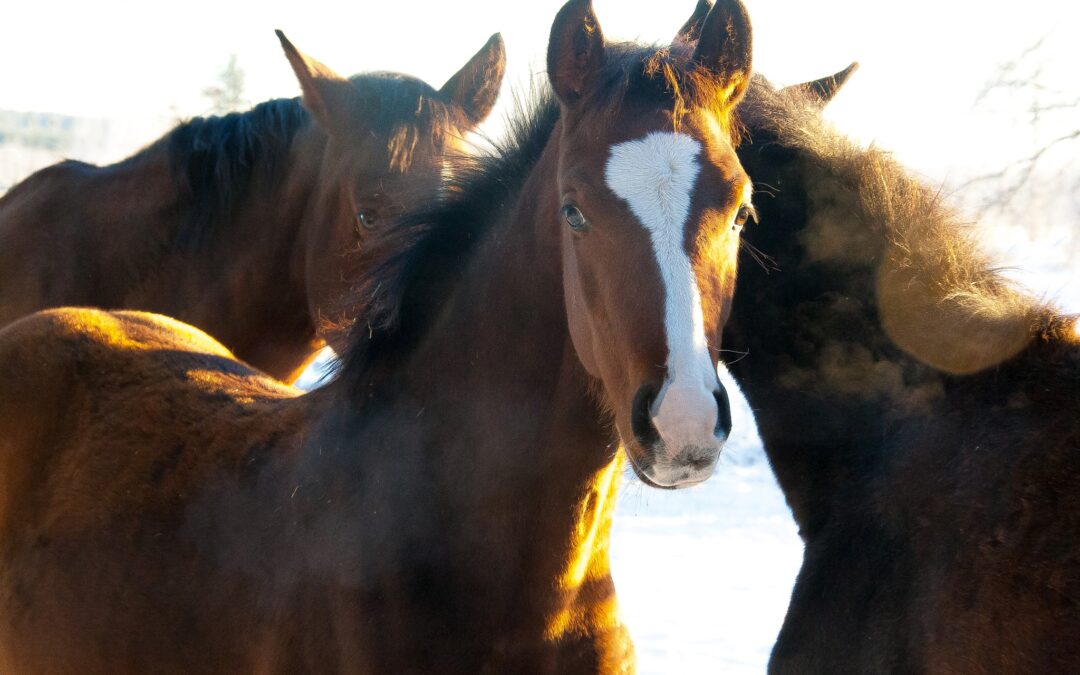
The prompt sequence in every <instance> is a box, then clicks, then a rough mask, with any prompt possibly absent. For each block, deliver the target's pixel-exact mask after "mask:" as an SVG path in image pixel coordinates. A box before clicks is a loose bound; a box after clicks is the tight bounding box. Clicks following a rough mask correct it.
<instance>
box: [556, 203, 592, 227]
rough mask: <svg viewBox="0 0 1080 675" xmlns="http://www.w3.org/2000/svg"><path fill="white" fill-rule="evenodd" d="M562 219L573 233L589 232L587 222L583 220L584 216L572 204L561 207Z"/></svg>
mask: <svg viewBox="0 0 1080 675" xmlns="http://www.w3.org/2000/svg"><path fill="white" fill-rule="evenodd" d="M562 217H563V220H565V221H566V224H567V225H569V226H570V229H571V230H573V231H574V232H588V231H589V221H588V220H586V219H585V214H583V213H582V212H581V209H579V208H578V207H576V206H574V205H573V204H567V205H566V206H564V207H562Z"/></svg>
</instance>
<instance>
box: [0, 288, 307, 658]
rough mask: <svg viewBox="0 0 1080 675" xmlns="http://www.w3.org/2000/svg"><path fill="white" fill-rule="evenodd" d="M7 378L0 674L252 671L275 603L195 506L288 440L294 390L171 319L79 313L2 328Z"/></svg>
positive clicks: (252, 471) (0, 464)
mask: <svg viewBox="0 0 1080 675" xmlns="http://www.w3.org/2000/svg"><path fill="white" fill-rule="evenodd" d="M0 378H2V379H0V381H2V382H3V383H4V384H3V386H2V387H0V588H2V589H4V591H3V594H0V670H3V671H4V672H88V673H92V672H151V671H154V672H215V671H217V672H221V671H226V670H230V669H232V670H250V669H251V668H252V655H251V652H250V649H251V645H252V643H253V642H258V641H259V640H260V639H261V637H260V636H261V635H262V633H261V632H260V631H261V630H262V629H261V628H260V627H261V626H265V623H264V622H263V621H261V620H260V617H263V618H265V617H269V616H270V615H272V613H273V608H268V607H261V606H260V605H259V603H258V602H257V601H256V600H255V599H253V598H255V597H256V596H257V595H258V593H257V592H256V591H255V590H253V589H255V587H256V586H257V585H258V584H257V583H256V582H255V581H253V580H252V577H251V575H239V574H222V573H221V569H222V563H221V560H220V559H219V557H220V556H219V553H218V552H217V551H216V550H215V549H214V547H213V546H212V541H213V538H212V537H202V538H200V537H199V536H198V533H197V532H196V530H198V529H200V528H202V529H203V530H206V529H209V528H211V527H212V524H209V523H205V522H202V521H201V520H200V515H199V514H200V502H201V501H204V500H206V497H205V495H206V493H207V492H208V491H213V490H215V489H218V488H220V489H222V490H223V491H230V490H232V486H235V485H242V484H244V483H245V481H247V482H251V481H255V480H257V476H258V474H259V470H260V468H261V467H263V466H264V465H266V464H267V463H268V462H271V461H273V460H272V457H271V455H273V454H274V453H275V452H279V453H283V454H288V453H289V452H290V451H291V450H292V449H295V447H296V442H295V440H294V439H295V438H296V437H297V435H298V431H297V430H298V429H299V428H300V426H301V424H300V422H299V418H300V417H302V416H303V414H304V413H303V411H302V410H301V408H302V406H297V405H295V404H296V403H297V401H295V400H293V399H295V397H296V396H297V395H298V393H299V392H298V390H295V389H293V388H291V387H287V386H285V385H282V384H280V383H278V382H277V381H275V380H272V379H271V378H269V377H267V376H265V375H262V374H261V373H259V372H258V371H255V370H253V369H251V368H249V367H248V366H246V365H245V364H243V363H241V362H239V361H236V360H235V359H233V358H232V357H231V354H230V353H229V352H228V350H226V349H225V348H224V347H223V346H221V345H220V344H219V343H217V342H216V341H214V340H213V339H212V338H210V337H209V336H207V335H205V334H204V333H202V332H201V331H199V330H197V329H195V328H192V327H190V326H187V325H186V324H182V323H180V322H178V321H174V320H171V319H167V318H165V317H162V316H157V315H153V314H145V313H140V312H104V311H99V310H91V309H70V308H65V309H57V310H49V311H45V312H40V313H37V314H34V315H31V316H29V317H26V318H24V319H22V320H19V321H17V322H15V323H13V324H11V325H9V326H8V327H6V328H5V329H3V330H2V331H0ZM222 486H226V487H224V488H223V487H222ZM232 491H233V492H237V493H241V492H242V490H240V489H235V490H232ZM203 520H206V519H205V518H204V519H203ZM252 528H253V529H255V526H254V525H252ZM208 542H210V543H208ZM196 580H198V582H196ZM193 598H195V600H194V601H193ZM196 607H197V608H199V611H198V612H196V610H195V608H196ZM207 617H210V619H209V620H207ZM267 620H268V619H267ZM117 635H127V636H129V637H130V639H129V640H127V641H126V644H117V640H116V636H117ZM110 636H111V637H110ZM179 643H183V644H184V645H186V647H181V648H177V649H176V650H175V653H171V654H162V653H161V651H160V650H161V645H162V644H179ZM193 645H203V647H200V648H195V647H193Z"/></svg>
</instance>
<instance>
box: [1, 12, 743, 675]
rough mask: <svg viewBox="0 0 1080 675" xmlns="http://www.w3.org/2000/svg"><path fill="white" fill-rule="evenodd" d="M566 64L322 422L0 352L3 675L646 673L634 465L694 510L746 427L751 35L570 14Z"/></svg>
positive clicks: (128, 331)
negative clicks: (738, 128) (616, 537)
mask: <svg viewBox="0 0 1080 675" xmlns="http://www.w3.org/2000/svg"><path fill="white" fill-rule="evenodd" d="M548 64H549V73H548V75H549V80H550V82H551V84H552V89H553V92H552V93H549V94H547V95H544V96H542V97H541V98H540V100H539V101H537V102H536V103H535V104H534V105H533V106H531V110H530V111H528V112H526V113H524V114H521V115H519V116H517V117H516V118H515V119H513V120H511V123H510V125H509V126H510V133H511V139H510V140H509V141H508V142H506V143H505V144H503V146H501V147H500V148H498V149H496V150H495V151H494V152H493V153H492V154H491V155H490V156H484V157H479V158H474V159H470V160H462V161H460V162H458V163H457V164H456V165H455V166H454V167H453V170H452V171H450V172H449V175H450V177H451V178H450V180H452V181H453V183H452V184H451V185H449V186H448V187H447V190H446V192H445V196H444V200H443V201H442V202H441V203H439V204H437V205H435V206H434V207H433V208H432V209H430V210H429V211H428V212H426V213H420V214H413V215H410V216H408V217H407V218H405V219H403V221H402V223H401V224H400V225H399V226H398V227H395V228H394V229H393V230H392V231H391V232H390V233H389V236H387V237H380V238H377V239H376V240H374V242H373V245H372V246H367V247H364V248H363V250H362V251H361V252H360V256H361V258H362V262H363V265H362V269H363V270H364V272H363V274H362V275H361V277H360V278H359V279H358V281H357V288H356V291H355V293H356V295H355V302H356V305H357V307H358V313H357V315H356V320H354V321H353V322H352V323H351V325H350V327H349V329H348V331H347V334H346V336H345V338H346V339H347V340H348V341H349V342H350V344H349V346H348V347H347V348H345V349H343V350H342V351H343V353H342V357H343V364H342V367H341V369H340V371H339V374H338V375H337V377H336V378H335V379H334V380H332V381H331V382H329V383H328V384H326V385H325V386H324V387H323V388H321V389H319V390H316V391H314V392H311V393H310V394H307V395H303V396H300V395H299V394H298V392H297V391H295V390H293V389H289V388H286V387H284V386H283V385H280V384H279V383H276V382H274V381H272V380H270V379H268V378H266V377H264V376H262V375H260V374H259V373H257V372H256V371H253V370H251V369H250V368H248V367H247V366H246V365H244V364H243V363H241V362H239V361H236V360H234V359H232V358H230V357H229V356H228V354H227V353H226V352H224V348H222V347H220V346H218V345H217V344H216V343H214V342H213V341H211V340H210V339H209V338H207V337H206V336H204V335H201V334H199V333H198V331H196V330H195V329H193V328H188V327H185V326H184V325H182V324H178V323H176V322H174V321H172V320H169V319H165V318H162V317H157V316H154V315H149V314H141V313H130V312H115V313H109V312H102V311H96V310H87V309H64V310H52V311H49V312H43V313H39V314H35V315H34V316H32V317H29V318H26V319H23V320H21V321H18V322H16V323H14V324H12V325H10V326H8V327H7V328H6V329H5V330H4V331H3V332H0V377H3V378H4V380H5V386H4V387H3V388H2V389H0V481H2V488H0V669H3V670H4V671H5V672H34V671H53V672H76V671H77V672H80V673H125V672H127V673H133V672H140V673H142V672H185V673H199V672H203V673H206V672H252V671H257V672H270V673H297V672H320V673H325V672H369V673H371V672H374V673H470V674H473V673H478V672H480V673H483V672H490V673H496V672H499V673H504V672H511V673H529V672H547V673H555V672H558V673H597V672H602V673H626V672H630V671H632V670H633V667H634V660H633V647H632V644H631V642H630V639H629V637H628V635H627V632H626V628H625V626H624V625H623V624H622V622H621V620H620V619H619V616H618V611H617V610H618V607H617V600H616V596H615V590H614V585H613V582H612V579H611V575H610V570H609V557H608V548H609V536H610V529H611V518H612V512H613V509H614V504H615V495H616V492H617V487H618V484H619V482H620V480H621V478H622V471H623V467H624V460H623V457H624V455H623V453H622V451H621V450H620V444H622V445H624V446H625V447H626V454H627V455H629V456H630V458H631V461H632V463H633V465H634V467H635V468H636V470H637V471H638V472H639V473H640V474H641V475H642V477H643V478H644V479H645V480H646V481H647V482H649V483H651V484H655V485H658V486H662V487H668V488H676V487H684V486H688V485H692V484H694V483H697V482H700V481H702V480H704V479H705V478H706V477H707V476H708V475H709V473H710V472H711V470H712V466H713V463H714V462H715V461H716V457H717V455H718V454H719V452H720V450H721V447H722V444H723V441H724V438H725V436H726V434H727V432H728V429H729V422H728V411H727V400H726V397H725V395H724V393H723V390H722V389H721V388H720V387H719V384H718V383H717V382H716V372H715V368H714V364H715V362H716V359H717V358H718V348H719V338H720V330H721V328H722V325H723V322H724V317H725V316H726V314H727V312H728V307H729V305H730V302H731V294H732V291H733V283H732V282H733V277H734V273H735V263H736V257H737V251H738V242H739V233H740V229H741V227H742V223H743V221H744V220H745V218H746V217H747V216H748V214H749V209H750V205H749V189H748V185H749V179H748V178H747V176H746V174H745V173H744V172H743V170H742V168H741V167H740V165H739V162H738V161H737V159H736V156H735V152H734V149H733V146H732V142H733V138H732V134H733V130H732V127H733V124H732V119H731V115H732V109H733V107H734V105H735V104H736V103H737V102H738V100H739V98H740V97H741V96H742V94H743V91H744V90H745V87H746V86H747V84H748V83H749V78H750V24H749V20H748V19H747V17H746V13H745V9H744V8H743V6H742V5H741V4H740V3H738V2H737V1H735V0H731V1H725V2H721V3H718V5H717V6H716V7H715V8H714V9H713V10H712V12H711V13H710V14H709V15H708V18H707V19H706V20H705V21H704V24H703V28H702V32H701V37H700V38H699V39H697V40H696V41H693V42H687V41H681V40H680V41H677V42H676V43H675V44H673V45H672V46H671V47H670V48H663V49H657V48H655V47H646V46H642V45H636V44H622V43H611V42H608V41H607V40H605V38H604V37H603V33H602V32H601V30H600V27H599V23H598V22H597V19H596V16H595V14H594V12H593V10H592V7H591V5H590V3H589V2H587V0H572V1H571V2H569V3H568V4H567V5H566V6H564V7H563V9H562V10H561V11H560V12H559V13H558V15H557V17H556V19H555V22H554V24H553V27H552V31H551V40H550V44H549V49H548ZM671 573H672V571H671V570H659V571H658V572H657V574H658V588H659V589H660V590H658V592H663V583H662V580H663V578H664V576H665V575H668V574H671Z"/></svg>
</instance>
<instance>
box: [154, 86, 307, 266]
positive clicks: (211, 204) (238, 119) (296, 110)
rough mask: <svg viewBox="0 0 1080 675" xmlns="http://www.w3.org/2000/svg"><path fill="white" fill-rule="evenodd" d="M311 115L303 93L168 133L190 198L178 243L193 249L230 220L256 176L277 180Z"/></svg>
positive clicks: (178, 173)
mask: <svg viewBox="0 0 1080 675" xmlns="http://www.w3.org/2000/svg"><path fill="white" fill-rule="evenodd" d="M307 120H308V115H307V112H306V111H305V110H304V109H303V108H302V107H301V105H300V100H299V99H295V98H294V99H274V100H271V101H266V102H264V103H260V104H259V105H257V106H255V107H254V108H252V109H251V110H248V111H246V112H241V113H230V114H228V115H224V116H221V117H196V118H194V119H192V120H190V121H188V122H185V123H183V124H181V125H180V126H178V127H176V128H175V129H173V130H172V131H170V132H169V134H168V135H167V136H166V137H165V138H164V139H163V142H164V143H165V144H166V147H167V149H168V153H169V160H170V163H171V165H172V167H173V176H174V179H175V180H176V183H177V186H178V187H179V188H180V190H181V194H183V195H186V197H187V198H188V199H189V200H190V205H191V210H190V216H189V218H188V222H187V225H186V227H183V228H181V229H180V231H179V232H177V233H176V238H175V240H174V243H175V245H176V246H177V248H180V249H193V248H198V247H199V246H201V245H204V244H205V243H206V242H207V241H209V240H210V238H211V235H212V232H213V230H214V228H215V227H216V226H217V225H218V224H219V223H222V222H227V221H228V220H230V218H231V217H232V215H233V211H234V209H235V208H236V207H237V205H238V204H239V203H240V202H241V201H242V200H243V198H244V196H245V194H246V193H247V190H248V188H249V186H250V185H251V183H252V181H253V180H254V179H255V178H256V177H261V178H262V179H263V180H267V181H269V180H272V179H273V177H274V176H275V175H276V172H277V171H278V170H279V169H280V168H281V166H282V165H283V163H284V161H285V159H286V157H287V155H288V152H289V146H290V144H291V143H292V140H293V138H294V137H295V136H296V133H297V131H299V129H300V128H301V127H303V126H304V124H305V123H306V122H307Z"/></svg>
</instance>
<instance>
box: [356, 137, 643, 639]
mask: <svg viewBox="0 0 1080 675" xmlns="http://www.w3.org/2000/svg"><path fill="white" fill-rule="evenodd" d="M552 138H558V132H557V131H556V133H555V134H553V136H552ZM555 166H556V165H555V154H554V152H553V151H552V148H551V147H550V145H549V147H548V149H547V150H546V151H545V152H544V154H543V156H542V158H541V159H540V161H539V162H538V164H537V165H536V166H535V168H534V169H533V171H532V174H531V177H530V179H529V180H528V181H527V183H526V186H525V188H524V190H523V192H522V193H521V194H520V195H519V196H518V198H517V201H516V205H514V206H513V207H511V208H510V209H509V211H506V212H504V213H503V214H502V216H500V221H499V222H498V223H497V224H495V225H494V226H493V229H492V230H490V231H489V232H488V233H487V235H486V236H485V239H484V241H482V242H479V243H478V244H477V246H478V249H477V250H475V251H474V252H473V253H472V257H471V259H470V260H469V261H468V263H467V265H466V268H465V269H464V270H463V271H462V273H461V276H460V277H459V278H458V279H457V280H456V281H452V282H450V283H453V289H452V290H450V291H449V293H448V296H447V297H446V298H445V299H444V300H443V301H442V302H441V306H440V307H439V308H438V309H437V310H435V311H436V312H437V316H436V317H435V318H434V319H433V321H432V324H431V325H430V326H429V328H428V330H427V331H426V333H425V335H424V337H423V338H421V339H420V342H419V344H418V346H417V348H416V349H415V351H414V352H413V353H412V354H411V355H409V356H408V357H407V360H406V361H405V362H404V363H402V364H398V365H396V366H395V368H394V372H395V375H394V378H395V379H394V382H395V384H394V401H393V403H392V404H390V405H389V406H386V405H378V411H376V410H375V408H374V407H373V405H367V406H365V407H364V408H362V409H361V411H360V413H359V415H360V417H361V418H363V419H364V420H365V422H364V429H365V431H364V432H363V433H361V434H360V435H359V436H357V443H358V444H360V445H368V444H375V445H387V446H389V447H387V448H384V449H383V450H382V451H379V450H377V449H375V448H368V449H366V450H365V453H366V454H367V455H368V456H371V457H376V458H377V459H376V460H375V461H377V462H380V463H381V462H383V461H385V458H386V457H387V456H388V455H390V454H391V450H392V454H393V456H394V457H395V458H396V459H395V461H396V466H395V468H394V469H393V471H394V472H395V473H397V472H404V473H406V474H409V475H410V476H411V475H413V474H415V471H416V468H415V467H416V466H417V465H418V463H421V462H422V463H423V465H425V466H429V467H432V468H430V469H429V471H430V474H429V475H428V476H427V477H426V478H425V479H423V481H422V482H423V483H424V488H423V489H420V488H419V487H417V492H420V493H422V494H424V495H425V498H424V500H422V503H419V502H417V500H415V499H412V500H410V502H409V503H408V504H402V505H401V508H402V509H403V510H405V511H411V512H412V513H413V514H416V513H422V514H425V515H424V516H423V518H424V519H425V522H436V523H438V524H439V525H438V527H439V529H440V532H439V536H424V537H423V538H422V543H421V544H420V546H421V547H423V548H425V549H426V550H425V555H427V556H432V555H434V556H436V557H437V558H438V559H439V560H440V568H441V569H440V570H439V577H440V578H443V579H446V580H447V583H448V584H450V585H452V586H455V587H460V588H463V589H464V588H467V589H469V593H468V596H469V598H470V599H469V601H468V602H469V605H470V608H480V607H482V608H483V609H482V610H480V611H477V612H476V613H475V614H476V615H475V616H473V617H471V618H470V621H472V622H473V623H472V624H471V628H470V630H478V629H477V624H476V623H475V622H476V621H479V625H481V626H483V625H486V626H487V627H488V629H489V630H490V631H492V632H496V633H497V632H500V631H504V630H505V629H506V626H514V627H516V628H520V630H521V631H523V636H525V637H523V638H522V639H524V640H526V641H527V640H528V637H530V636H531V637H535V636H536V635H538V634H541V633H543V634H547V635H549V636H556V637H564V633H565V634H566V635H569V634H571V633H573V632H574V631H579V632H589V631H595V630H599V629H600V628H605V627H606V628H610V627H611V623H612V622H613V621H615V619H614V615H615V613H614V611H613V609H612V608H613V603H614V595H613V591H612V589H611V581H610V576H609V574H608V551H607V542H608V538H609V535H610V527H611V513H612V510H613V506H614V501H615V495H616V486H617V484H618V480H619V478H620V477H621V466H622V464H621V457H620V455H619V454H618V453H617V451H618V444H617V442H616V440H615V438H614V437H613V435H612V433H611V432H610V430H609V427H608V425H607V424H606V423H605V421H604V419H603V416H602V415H601V414H600V413H599V411H598V407H597V405H596V403H595V401H594V399H593V397H592V395H591V393H590V381H589V378H588V376H587V375H586V373H585V372H584V370H583V369H582V367H581V365H580V364H579V362H578V361H577V357H576V355H575V353H574V351H573V348H572V346H571V343H570V339H569V333H568V328H567V323H566V316H565V309H564V301H563V292H562V270H561V259H560V255H561V254H560V250H561V249H560V240H559V235H560V232H559V230H558V227H557V223H558V220H557V218H556V217H555V215H556V210H557V208H558V204H557V201H556V200H557V196H558V195H557V191H556V189H555V187H554V176H555V173H554V171H555ZM339 385H340V383H339ZM375 398H376V400H377V399H379V398H383V396H381V395H377V396H376V397H375ZM383 422H385V424H383ZM368 471H369V472H370V468H369V469H368ZM395 480H396V483H395V484H397V485H401V484H402V480H401V479H395ZM411 480H412V479H409V480H407V481H405V483H406V484H411ZM413 494H415V493H413ZM425 534H428V533H425ZM432 547H436V548H439V547H442V548H441V550H440V551H439V552H438V553H436V552H434V551H432V550H431V549H432ZM552 589H556V592H555V593H553V592H552ZM478 635H479V633H478ZM481 637H482V636H481ZM478 639H479V638H478ZM534 646H535V645H534ZM496 648H497V649H499V648H502V647H500V646H498V645H497V646H496ZM507 648H509V647H507Z"/></svg>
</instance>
